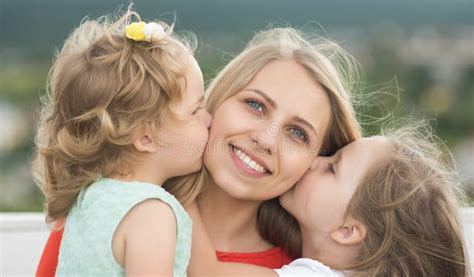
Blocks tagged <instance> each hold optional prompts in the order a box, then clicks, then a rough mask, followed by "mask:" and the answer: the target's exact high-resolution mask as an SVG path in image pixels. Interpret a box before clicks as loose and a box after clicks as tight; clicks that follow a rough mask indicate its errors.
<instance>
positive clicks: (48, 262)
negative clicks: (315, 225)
mask: <svg viewBox="0 0 474 277" xmlns="http://www.w3.org/2000/svg"><path fill="white" fill-rule="evenodd" d="M62 237H63V229H61V230H60V231H57V232H51V234H50V235H49V238H48V241H47V242H46V246H45V247H44V250H43V255H42V256H41V259H40V262H39V264H38V268H37V270H36V276H40V277H50V276H54V275H55V273H56V267H57V266H58V256H59V246H60V245H61V239H62ZM216 254H217V259H218V260H219V261H222V262H236V263H244V264H254V265H259V266H264V267H268V268H281V267H283V266H284V265H286V264H289V263H290V262H291V259H290V258H289V257H288V256H287V255H286V254H285V252H283V250H282V249H281V248H280V247H275V248H272V249H270V250H267V251H262V252H255V253H233V252H221V251H216Z"/></svg>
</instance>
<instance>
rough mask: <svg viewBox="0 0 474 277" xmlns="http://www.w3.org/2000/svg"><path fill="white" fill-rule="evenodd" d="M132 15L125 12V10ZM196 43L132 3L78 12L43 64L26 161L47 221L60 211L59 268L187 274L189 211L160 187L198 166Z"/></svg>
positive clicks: (203, 118)
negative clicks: (112, 16) (39, 104)
mask: <svg viewBox="0 0 474 277" xmlns="http://www.w3.org/2000/svg"><path fill="white" fill-rule="evenodd" d="M134 17H136V18H138V22H134V23H131V20H132V18H134ZM192 50H193V49H192V46H191V44H190V43H188V41H187V40H186V39H182V38H179V37H178V36H177V35H175V34H174V33H173V31H172V27H170V26H168V25H166V24H165V23H163V22H151V23H145V22H142V21H140V18H139V16H138V14H136V13H134V12H131V11H128V12H127V13H125V14H124V15H123V16H122V17H120V18H119V19H118V20H115V21H110V20H108V19H107V18H106V17H104V18H101V19H99V20H86V21H83V22H82V23H81V25H80V26H79V27H78V28H76V29H75V30H74V31H73V32H72V34H71V35H70V36H69V37H68V38H67V40H66V42H65V44H64V46H63V48H62V49H61V51H60V52H59V54H58V55H57V57H56V60H55V62H54V65H53V67H52V69H51V71H50V75H49V80H48V81H49V83H48V85H49V86H48V90H49V91H48V98H47V99H46V101H45V103H44V107H43V110H42V118H41V122H40V126H39V132H38V136H37V148H38V155H37V157H36V159H35V163H34V170H33V171H34V173H35V177H36V180H37V182H38V183H39V185H40V187H41V189H42V191H43V192H44V194H45V195H46V211H47V217H48V220H49V221H51V222H56V223H57V222H64V219H65V224H64V237H63V241H62V244H61V249H60V253H59V264H58V269H57V272H56V273H57V275H58V276H64V275H122V274H125V273H126V274H137V273H140V274H163V275H173V274H174V275H177V276H184V275H186V268H187V265H188V261H189V258H190V247H191V230H192V227H191V220H190V218H189V217H188V215H187V213H186V212H185V210H184V208H183V206H182V205H181V204H180V202H179V201H178V200H181V201H184V202H186V201H192V200H193V199H194V197H195V196H196V195H197V193H198V192H199V190H200V189H199V187H195V186H181V187H179V190H180V191H179V194H178V195H180V197H181V199H178V200H177V199H175V198H174V197H173V196H172V195H171V194H169V193H168V192H166V191H165V190H164V189H162V188H161V185H162V184H163V183H164V182H165V181H166V180H168V179H170V178H172V177H176V176H182V175H185V174H189V173H191V172H195V171H197V170H199V169H200V168H201V167H202V153H203V151H204V147H205V145H206V142H207V138H208V128H209V126H210V121H211V117H210V115H209V114H208V113H207V112H206V111H205V110H204V109H203V99H204V97H203V95H204V86H203V77H202V73H201V71H200V69H199V66H198V64H197V62H196V60H195V59H194V58H193V56H192Z"/></svg>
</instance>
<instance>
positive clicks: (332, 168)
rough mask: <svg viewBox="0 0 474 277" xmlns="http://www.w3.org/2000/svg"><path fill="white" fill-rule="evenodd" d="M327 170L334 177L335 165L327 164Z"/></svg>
mask: <svg viewBox="0 0 474 277" xmlns="http://www.w3.org/2000/svg"><path fill="white" fill-rule="evenodd" d="M328 170H329V171H330V172H331V173H332V174H334V175H336V165H335V164H333V163H329V164H328Z"/></svg>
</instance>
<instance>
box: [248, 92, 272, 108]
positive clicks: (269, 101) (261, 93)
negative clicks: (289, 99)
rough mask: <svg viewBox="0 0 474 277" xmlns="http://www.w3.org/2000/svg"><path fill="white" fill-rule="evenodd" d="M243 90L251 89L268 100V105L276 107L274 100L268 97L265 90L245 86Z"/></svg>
mask: <svg viewBox="0 0 474 277" xmlns="http://www.w3.org/2000/svg"><path fill="white" fill-rule="evenodd" d="M244 90H248V91H253V92H255V93H257V94H258V95H260V96H262V97H263V98H264V99H265V101H267V102H268V104H270V106H272V108H274V109H276V108H277V104H276V102H275V101H274V100H273V99H271V98H270V96H268V95H267V94H266V93H265V92H263V91H261V90H259V89H255V88H246V89H244Z"/></svg>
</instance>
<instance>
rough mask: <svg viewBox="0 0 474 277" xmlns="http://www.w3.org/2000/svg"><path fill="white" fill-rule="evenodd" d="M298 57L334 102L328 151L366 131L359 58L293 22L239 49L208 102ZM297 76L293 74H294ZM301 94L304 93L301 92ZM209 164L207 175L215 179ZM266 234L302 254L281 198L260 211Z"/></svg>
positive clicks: (324, 143)
mask: <svg viewBox="0 0 474 277" xmlns="http://www.w3.org/2000/svg"><path fill="white" fill-rule="evenodd" d="M278 60H280V61H286V60H291V61H295V62H297V63H298V64H300V65H301V66H303V67H304V68H305V69H306V70H307V72H308V73H309V75H310V76H311V77H312V78H313V79H314V81H316V82H318V83H319V84H321V86H322V87H323V88H324V89H325V92H326V93H327V95H328V97H329V101H330V105H331V121H330V123H329V129H328V131H327V133H326V135H325V136H324V139H323V141H322V149H321V152H322V153H323V154H331V153H334V152H335V151H336V150H337V149H339V148H340V147H342V146H344V145H346V144H348V143H350V142H352V141H353V140H355V139H357V138H360V137H361V128H360V126H359V124H358V121H357V119H356V116H355V113H354V108H353V106H352V104H351V94H352V89H353V88H352V85H353V84H355V82H354V80H355V79H356V78H355V77H356V76H357V74H355V72H356V70H352V69H356V68H357V63H356V62H355V60H354V59H353V58H352V57H351V56H350V55H349V54H348V53H346V52H345V51H344V50H343V49H342V48H341V47H340V46H339V45H338V44H336V43H334V42H331V41H329V40H328V39H323V38H321V37H314V38H311V37H309V36H306V35H305V34H303V33H301V32H299V31H297V30H296V29H293V28H273V29H270V30H265V31H262V32H259V33H257V34H256V35H255V36H254V37H253V39H252V40H251V41H250V42H249V43H248V45H247V46H246V48H245V49H244V51H243V52H242V53H240V54H239V55H237V56H236V57H235V58H234V59H233V60H232V61H231V62H230V63H229V64H227V65H226V66H225V67H224V69H223V70H222V71H221V72H220V73H219V74H218V75H217V77H216V78H215V79H214V80H213V81H212V82H211V83H210V85H209V87H208V89H207V93H208V101H207V108H208V110H209V112H210V113H211V114H214V112H215V111H216V110H217V108H218V107H219V106H220V105H221V104H222V102H224V101H225V100H226V99H228V98H229V97H232V96H233V95H235V94H237V93H238V92H239V91H241V90H242V89H243V88H244V87H245V86H246V85H247V84H248V83H249V82H250V81H251V79H252V78H253V77H254V76H255V74H257V72H258V71H259V70H261V69H262V68H263V67H264V66H265V65H267V64H268V63H270V62H272V61H278ZM288 81H289V82H291V80H288ZM295 97H298V95H295ZM206 176H207V174H206V172H205V169H204V170H203V172H202V173H201V177H200V178H201V179H202V180H203V181H204V182H206V183H207V182H209V181H208V180H209V179H208V178H207V177H206ZM258 228H259V232H260V234H261V235H262V237H263V238H264V239H266V240H268V241H269V242H271V243H273V244H274V245H278V246H282V247H283V248H284V250H285V251H286V252H287V253H288V254H289V255H291V256H293V257H298V256H299V255H300V254H301V237H300V236H301V235H300V231H299V226H298V224H297V223H296V221H295V219H294V218H293V217H292V216H290V215H289V214H288V213H287V212H286V211H285V210H284V209H283V208H282V207H281V206H280V204H279V202H278V199H276V198H275V199H272V200H269V201H266V202H264V203H263V204H262V205H261V207H260V209H259V212H258Z"/></svg>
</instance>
